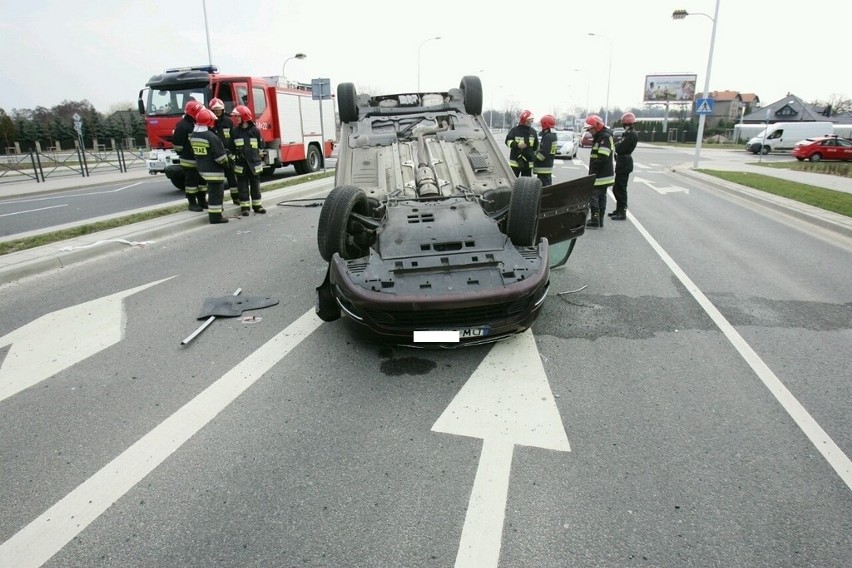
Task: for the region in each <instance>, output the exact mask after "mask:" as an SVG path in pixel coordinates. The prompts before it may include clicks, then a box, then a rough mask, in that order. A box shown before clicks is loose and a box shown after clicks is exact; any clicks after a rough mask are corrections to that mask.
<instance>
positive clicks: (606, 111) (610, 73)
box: [589, 32, 612, 125]
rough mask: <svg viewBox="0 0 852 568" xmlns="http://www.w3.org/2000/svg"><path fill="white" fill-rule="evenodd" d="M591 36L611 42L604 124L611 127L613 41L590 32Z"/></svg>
mask: <svg viewBox="0 0 852 568" xmlns="http://www.w3.org/2000/svg"><path fill="white" fill-rule="evenodd" d="M589 35H590V36H595V37H602V38H604V39H605V40H607V41H608V42H609V71H608V72H607V78H606V108H605V109H604V124H606V125H609V86H610V83H611V82H612V40H611V39H609V38H608V37H606V36H604V35H601V34H595V33H592V32H589Z"/></svg>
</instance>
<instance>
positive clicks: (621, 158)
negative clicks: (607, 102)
mask: <svg viewBox="0 0 852 568" xmlns="http://www.w3.org/2000/svg"><path fill="white" fill-rule="evenodd" d="M621 124H622V126H624V134H623V135H622V136H621V140H619V141H618V144H616V145H615V185H613V186H612V194H613V195H614V196H615V211H613V212H612V213H610V214H609V217H610V219H612V220H613V221H624V220H625V219H627V181H628V180H629V179H630V172H632V171H633V150H635V149H636V144H638V143H639V136H637V134H636V131H635V130H634V129H633V125H634V124H636V115H635V114H633V113H632V112H625V113H624V114H623V115H622V116H621Z"/></svg>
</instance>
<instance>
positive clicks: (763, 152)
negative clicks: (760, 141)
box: [755, 146, 770, 156]
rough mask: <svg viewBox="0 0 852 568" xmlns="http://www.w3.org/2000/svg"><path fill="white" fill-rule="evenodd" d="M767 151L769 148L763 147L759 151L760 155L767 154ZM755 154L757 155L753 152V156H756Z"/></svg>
mask: <svg viewBox="0 0 852 568" xmlns="http://www.w3.org/2000/svg"><path fill="white" fill-rule="evenodd" d="M769 150H770V148H769V146H764V147H763V148H761V149H760V153H761V154H763V155H764V156H765V155H766V154H768V153H769ZM756 153H757V152H755V154H756Z"/></svg>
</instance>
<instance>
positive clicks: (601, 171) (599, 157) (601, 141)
mask: <svg viewBox="0 0 852 568" xmlns="http://www.w3.org/2000/svg"><path fill="white" fill-rule="evenodd" d="M586 128H588V129H590V130H591V131H592V135H593V138H592V151H591V153H590V154H589V174H591V175H593V176H595V178H596V179H595V188H594V191H592V199H591V201H590V203H589V209H590V210H591V213H592V215H591V218H590V219H589V221H588V222H587V223H586V227H589V228H591V229H597V228H599V227H600V228H602V227H603V222H604V213H606V188H608V187H609V186H611V185H612V184H613V183H614V182H615V174H614V172H613V169H612V155H613V153H614V151H615V145H614V144H613V141H612V131H611V130H610V129H609V128H607V127H606V124H604V122H603V120H602V119H601V117H599V116H598V115H596V114H592V115H589V116H588V117H587V118H586Z"/></svg>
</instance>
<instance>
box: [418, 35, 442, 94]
mask: <svg viewBox="0 0 852 568" xmlns="http://www.w3.org/2000/svg"><path fill="white" fill-rule="evenodd" d="M435 39H441V36H435V37H430V38H427V39H424V40H423V41H421V42H420V45H419V46H418V47H417V92H418V93H419V92H420V52H421V51H423V44H425V43H426V42H429V41H432V40H435Z"/></svg>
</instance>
